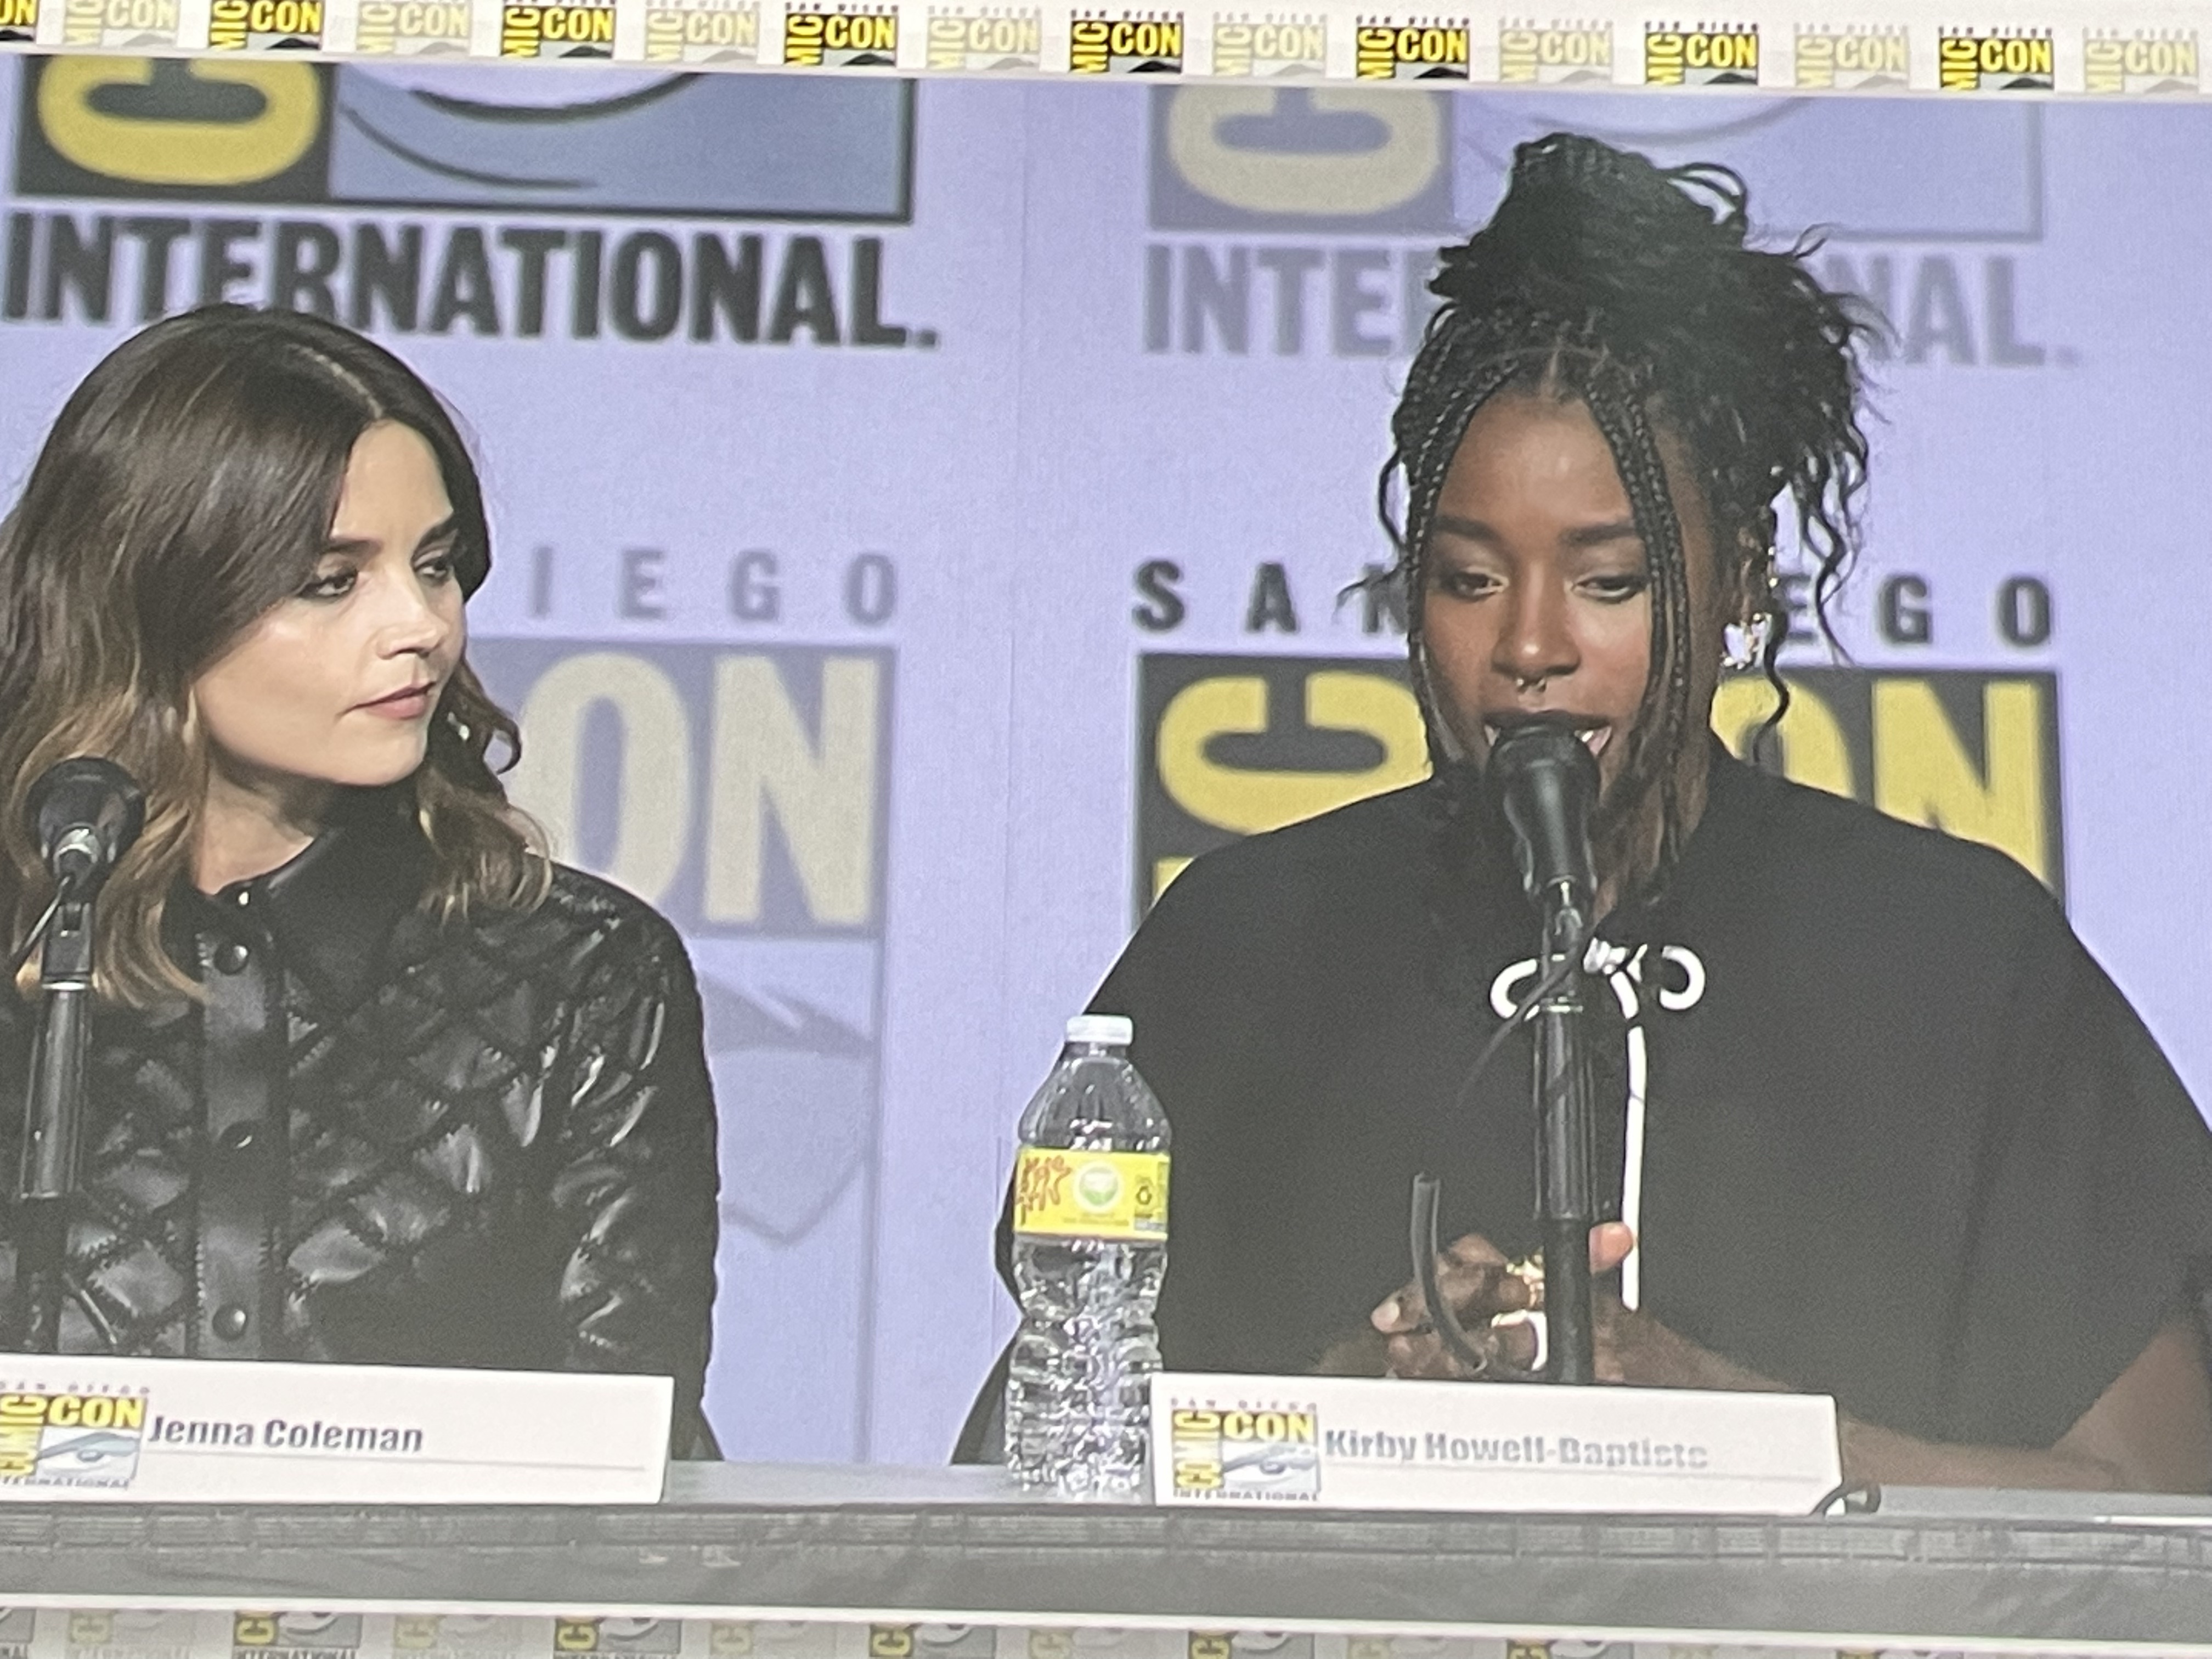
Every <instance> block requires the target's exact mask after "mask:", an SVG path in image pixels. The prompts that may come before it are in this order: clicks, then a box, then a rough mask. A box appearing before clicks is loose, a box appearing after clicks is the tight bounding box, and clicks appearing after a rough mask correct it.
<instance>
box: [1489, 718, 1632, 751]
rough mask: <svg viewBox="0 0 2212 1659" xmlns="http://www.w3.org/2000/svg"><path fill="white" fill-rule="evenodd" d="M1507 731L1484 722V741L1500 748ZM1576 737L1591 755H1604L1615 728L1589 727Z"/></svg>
mask: <svg viewBox="0 0 2212 1659" xmlns="http://www.w3.org/2000/svg"><path fill="white" fill-rule="evenodd" d="M1506 729H1507V728H1506V727H1504V726H1499V725H1497V724H1496V723H1494V722H1492V721H1490V720H1485V721H1483V723H1482V737H1483V741H1484V742H1485V743H1486V744H1488V745H1489V746H1490V747H1491V748H1492V749H1495V748H1496V747H1497V746H1498V739H1499V738H1502V737H1504V735H1505V732H1506ZM1575 735H1576V736H1577V737H1579V738H1581V739H1582V740H1583V748H1585V749H1587V750H1589V751H1590V753H1591V755H1593V756H1598V755H1602V754H1603V753H1605V745H1606V744H1607V742H1608V741H1609V740H1610V739H1611V738H1612V737H1613V727H1611V726H1604V725H1599V726H1584V727H1583V729H1582V730H1581V731H1580V732H1577V733H1576V734H1575Z"/></svg>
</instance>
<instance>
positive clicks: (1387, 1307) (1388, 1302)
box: [1371, 1296, 1398, 1330]
mask: <svg viewBox="0 0 2212 1659" xmlns="http://www.w3.org/2000/svg"><path fill="white" fill-rule="evenodd" d="M1371 1317H1372V1318H1373V1319H1374V1322H1376V1324H1377V1325H1380V1326H1381V1327H1382V1328H1383V1329H1384V1330H1388V1329H1389V1328H1390V1327H1391V1326H1393V1325H1395V1324H1396V1323H1397V1322H1398V1298H1397V1297H1395V1296H1394V1297H1387V1298H1385V1299H1384V1301H1383V1305H1382V1306H1381V1307H1379V1308H1377V1309H1376V1310H1375V1312H1374V1314H1373V1315H1372V1316H1371Z"/></svg>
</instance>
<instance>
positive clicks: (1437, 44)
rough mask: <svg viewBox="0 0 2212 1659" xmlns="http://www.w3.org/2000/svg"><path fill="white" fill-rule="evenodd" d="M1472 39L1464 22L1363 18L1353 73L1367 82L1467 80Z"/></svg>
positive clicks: (1354, 47)
mask: <svg viewBox="0 0 2212 1659" xmlns="http://www.w3.org/2000/svg"><path fill="white" fill-rule="evenodd" d="M1472 34H1473V31H1472V30H1471V29H1470V28H1469V27H1468V24H1467V21H1466V20H1465V19H1463V18H1430V19H1423V20H1417V21H1410V22H1402V21H1393V20H1391V19H1388V18H1380V17H1363V18H1361V19H1360V20H1359V24H1358V28H1357V30H1356V31H1355V32H1354V33H1353V34H1352V74H1353V75H1354V76H1357V77H1358V79H1360V80H1362V81H1464V80H1466V79H1467V78H1468V71H1469V68H1470V63H1471V59H1472V57H1473V53H1472V51H1471V45H1472V41H1471V37H1472Z"/></svg>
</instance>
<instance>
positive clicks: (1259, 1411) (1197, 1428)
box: [1152, 1372, 1843, 1515]
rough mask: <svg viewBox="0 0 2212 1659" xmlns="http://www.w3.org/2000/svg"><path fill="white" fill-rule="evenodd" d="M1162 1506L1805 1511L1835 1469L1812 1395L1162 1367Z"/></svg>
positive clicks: (1824, 1415)
mask: <svg viewBox="0 0 2212 1659" xmlns="http://www.w3.org/2000/svg"><path fill="white" fill-rule="evenodd" d="M1842 1478H1843V1477H1842V1468H1841V1460H1840V1457H1839V1455H1838V1449H1837V1441H1836V1405H1835V1401H1832V1400H1830V1399H1828V1398H1826V1396H1825V1395H1774V1394H1709V1393H1694V1392H1690V1391H1687V1390H1682V1389H1611V1388H1574V1389H1569V1388H1544V1387H1541V1386H1536V1385H1531V1384H1510V1383H1413V1382H1399V1381H1377V1380H1374V1379H1370V1378H1361V1377H1332V1376H1300V1377H1290V1376H1212V1375H1199V1374H1183V1373H1177V1372H1166V1373H1164V1374H1162V1375H1161V1376H1157V1377H1155V1378H1154V1379H1153V1380H1152V1489H1153V1496H1154V1498H1156V1499H1157V1500H1158V1502H1160V1503H1163V1504H1264V1505H1269V1506H1275V1505H1282V1504H1310V1505H1313V1506H1315V1507H1317V1508H1322V1509H1351V1510H1516V1511H1541V1510H1553V1511H1560V1510H1580V1511H1593V1512H1599V1513H1604V1514H1613V1515H1621V1514H1638V1513H1644V1514H1653V1513H1664V1514H1673V1515H1680V1514H1689V1513H1704V1514H1731V1515H1803V1514H1805V1513H1806V1512H1808V1510H1810V1509H1811V1508H1812V1507H1813V1505H1814V1504H1815V1503H1817V1502H1819V1501H1820V1498H1823V1497H1825V1496H1826V1495H1827V1494H1828V1493H1829V1492H1832V1491H1833V1490H1834V1488H1835V1487H1836V1486H1837V1484H1838V1482H1839V1481H1840V1480H1842Z"/></svg>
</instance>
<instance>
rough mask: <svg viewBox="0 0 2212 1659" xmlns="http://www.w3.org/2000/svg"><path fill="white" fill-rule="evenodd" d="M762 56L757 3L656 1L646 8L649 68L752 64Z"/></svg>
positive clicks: (749, 0)
mask: <svg viewBox="0 0 2212 1659" xmlns="http://www.w3.org/2000/svg"><path fill="white" fill-rule="evenodd" d="M759 58H760V7H759V6H758V4H757V3H756V0H655V3H653V5H650V6H648V7H647V8H646V13H645V61H646V62H647V63H648V64H751V63H757V62H758V61H759Z"/></svg>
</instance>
